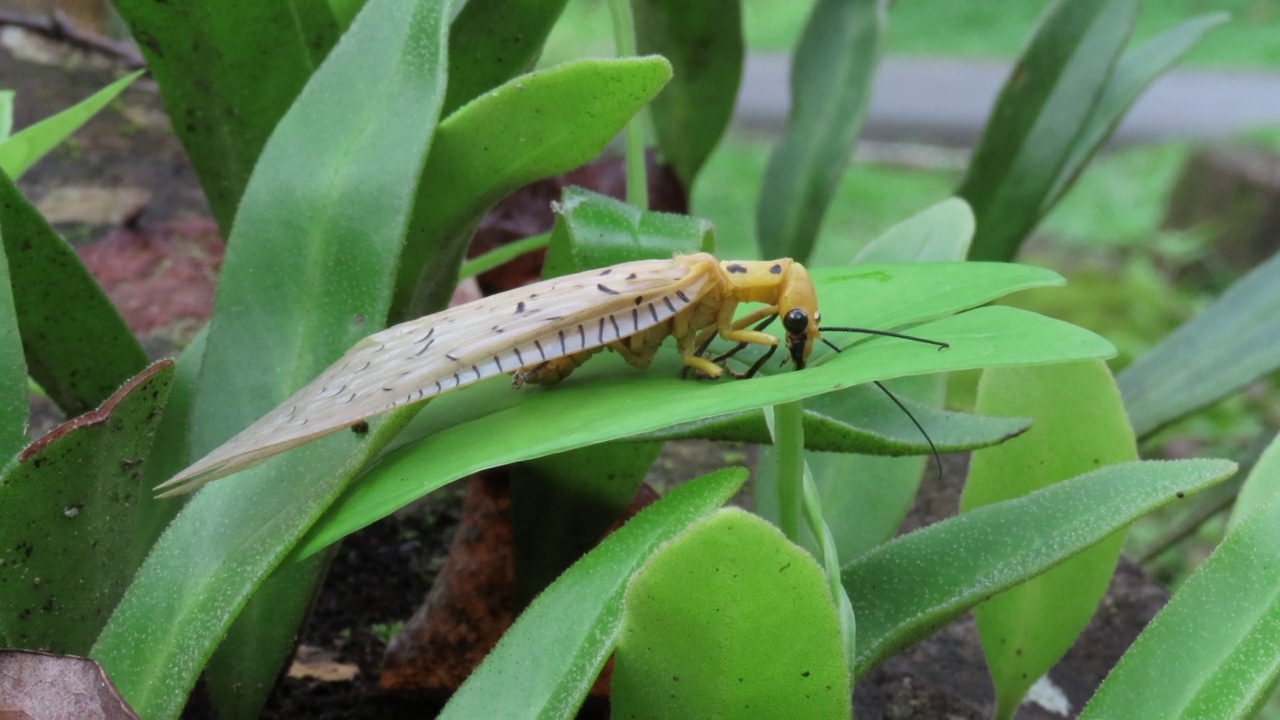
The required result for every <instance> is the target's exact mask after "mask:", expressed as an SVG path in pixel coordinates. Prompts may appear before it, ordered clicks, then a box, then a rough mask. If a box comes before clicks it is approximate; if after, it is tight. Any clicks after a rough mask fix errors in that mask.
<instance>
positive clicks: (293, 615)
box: [204, 545, 338, 718]
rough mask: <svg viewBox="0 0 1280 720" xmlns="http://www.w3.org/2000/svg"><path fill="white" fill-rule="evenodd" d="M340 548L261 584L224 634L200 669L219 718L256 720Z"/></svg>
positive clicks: (284, 567)
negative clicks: (316, 588) (214, 650)
mask: <svg viewBox="0 0 1280 720" xmlns="http://www.w3.org/2000/svg"><path fill="white" fill-rule="evenodd" d="M337 550H338V546H337V545H333V546H331V547H330V548H329V549H328V550H327V551H326V552H322V553H316V554H315V555H312V556H311V557H309V558H307V559H306V560H304V561H302V562H297V563H284V564H282V565H281V566H280V567H278V568H276V571H275V572H274V573H272V574H271V576H270V577H268V578H267V579H266V581H265V582H263V583H262V586H261V587H259V588H258V590H257V591H256V592H255V593H254V594H253V597H251V598H250V599H249V603H248V604H247V605H245V607H244V610H242V611H241V612H240V614H239V615H238V616H237V617H236V620H235V622H234V623H232V624H231V627H230V628H229V629H228V630H227V636H226V637H225V638H223V640H222V642H221V643H219V645H218V649H217V651H216V652H214V654H213V656H212V657H210V658H209V662H208V664H207V665H205V668H204V684H205V687H206V689H207V690H208V692H209V699H210V702H211V703H212V704H213V706H214V707H215V708H217V712H218V717H229V718H237V717H241V718H256V717H259V716H261V714H262V706H263V705H264V704H265V703H266V701H267V696H268V695H269V694H270V693H271V690H272V689H273V688H274V687H275V686H276V683H277V681H278V679H279V676H280V668H281V667H282V666H284V664H285V663H286V662H288V661H289V659H290V658H291V657H292V656H293V651H294V646H295V645H296V643H297V639H298V627H299V626H300V625H301V624H302V621H303V620H305V619H306V616H307V613H308V612H309V611H310V610H311V605H312V602H313V601H314V600H315V593H314V592H300V590H301V589H303V588H314V587H317V586H318V585H319V583H320V582H321V581H323V580H324V573H325V571H326V570H328V569H329V561H330V560H332V559H333V555H334V553H335V552H337Z"/></svg>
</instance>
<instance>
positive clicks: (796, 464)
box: [773, 402, 804, 544]
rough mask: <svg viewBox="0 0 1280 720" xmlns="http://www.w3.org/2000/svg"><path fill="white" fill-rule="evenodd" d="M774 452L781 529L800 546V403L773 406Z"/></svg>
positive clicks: (801, 409)
mask: <svg viewBox="0 0 1280 720" xmlns="http://www.w3.org/2000/svg"><path fill="white" fill-rule="evenodd" d="M773 417H774V422H776V423H777V426H776V427H775V428H774V439H773V443H774V448H775V449H776V451H777V455H778V488H777V489H778V527H779V528H780V529H781V530H782V533H783V534H784V535H786V536H787V538H788V539H789V540H791V542H793V543H796V544H800V543H801V541H802V538H801V537H800V523H801V520H802V507H803V502H804V425H803V421H804V406H803V405H801V404H800V403H799V402H790V403H783V404H782V405H775V406H773Z"/></svg>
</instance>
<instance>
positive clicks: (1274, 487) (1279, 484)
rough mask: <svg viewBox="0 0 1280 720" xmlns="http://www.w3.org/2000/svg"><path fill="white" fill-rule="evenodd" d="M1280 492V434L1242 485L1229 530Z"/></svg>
mask: <svg viewBox="0 0 1280 720" xmlns="http://www.w3.org/2000/svg"><path fill="white" fill-rule="evenodd" d="M1277 492H1280V435H1277V436H1276V437H1273V438H1272V439H1271V442H1270V443H1269V444H1268V445H1267V449H1266V450H1265V451H1263V453H1262V455H1261V456H1260V457H1259V458H1258V461H1257V462H1255V463H1254V464H1253V468H1251V469H1250V470H1249V477H1248V478H1247V479H1246V480H1245V481H1244V485H1242V486H1241V487H1240V492H1239V494H1238V495H1237V496H1236V502H1235V506H1234V507H1232V508H1231V520H1230V522H1228V523H1227V532H1228V533H1229V532H1231V531H1232V530H1234V529H1235V528H1237V527H1239V526H1240V523H1242V522H1244V519H1245V518H1247V517H1249V515H1251V514H1253V512H1254V511H1255V510H1257V509H1258V508H1260V507H1262V506H1263V505H1266V504H1267V503H1268V502H1270V501H1271V498H1273V497H1275V496H1276V494H1277Z"/></svg>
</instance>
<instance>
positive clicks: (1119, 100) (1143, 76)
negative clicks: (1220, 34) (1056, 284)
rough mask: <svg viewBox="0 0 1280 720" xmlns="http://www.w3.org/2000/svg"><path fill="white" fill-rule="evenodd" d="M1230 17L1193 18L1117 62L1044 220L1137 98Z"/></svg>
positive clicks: (1046, 205) (1044, 209)
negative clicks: (1206, 35) (1208, 33)
mask: <svg viewBox="0 0 1280 720" xmlns="http://www.w3.org/2000/svg"><path fill="white" fill-rule="evenodd" d="M1230 19H1231V16H1230V15H1228V14H1227V13H1211V14H1208V15H1201V16H1199V17H1194V18H1192V19H1190V20H1187V21H1186V22H1183V23H1182V24H1180V25H1178V26H1176V27H1174V28H1171V29H1169V30H1166V31H1165V32H1163V33H1161V34H1160V35H1157V36H1156V37H1154V38H1152V39H1150V40H1148V41H1146V42H1145V43H1143V44H1142V45H1141V46H1139V47H1137V48H1134V49H1132V50H1129V51H1127V52H1125V54H1124V55H1122V56H1120V59H1119V61H1117V62H1116V65H1115V67H1114V68H1113V69H1112V71H1111V76H1110V77H1108V78H1107V84H1106V86H1105V87H1103V88H1102V94H1101V95H1100V96H1099V97H1098V102H1097V104H1095V105H1094V107H1093V113H1092V114H1091V115H1090V116H1089V118H1088V119H1087V120H1086V121H1085V124H1084V127H1083V129H1082V131H1081V134H1080V136H1079V137H1078V138H1076V141H1075V142H1074V143H1073V144H1072V146H1071V154H1070V155H1069V156H1068V158H1067V161H1066V163H1065V164H1064V165H1063V167H1062V170H1061V172H1059V173H1058V178H1057V180H1056V181H1055V183H1054V187H1053V190H1051V191H1049V194H1048V195H1046V196H1045V201H1044V204H1043V205H1042V207H1041V208H1040V216H1041V217H1043V216H1045V215H1047V214H1048V213H1049V211H1050V210H1052V209H1053V206H1055V205H1057V204H1058V201H1059V200H1061V199H1062V196H1063V195H1064V194H1066V192H1067V190H1068V189H1070V187H1071V185H1072V184H1073V183H1074V182H1075V180H1076V178H1077V177H1078V176H1079V175H1080V173H1081V171H1083V170H1084V166H1085V164H1086V163H1088V162H1089V158H1091V157H1093V154H1094V153H1096V152H1097V151H1098V149H1099V148H1101V147H1102V145H1103V143H1105V142H1106V141H1107V138H1108V137H1110V136H1111V132H1112V131H1113V130H1115V128H1116V126H1117V125H1119V124H1120V121H1121V120H1122V119H1123V118H1124V115H1125V113H1127V112H1129V108H1130V107H1131V106H1132V105H1133V103H1134V101H1135V100H1137V99H1138V96H1139V95H1141V94H1142V93H1143V91H1145V90H1146V89H1147V87H1149V86H1150V85H1151V83H1153V82H1155V80H1156V78H1157V77H1159V76H1160V75H1161V74H1163V73H1164V72H1165V71H1166V70H1168V69H1169V67H1170V66H1172V65H1173V64H1174V63H1176V62H1178V61H1179V60H1181V59H1182V56H1183V55H1186V53H1187V52H1188V51H1189V50H1191V47H1192V46H1193V45H1195V44H1196V43H1198V42H1200V39H1201V38H1203V37H1204V36H1205V34H1206V33H1207V32H1209V31H1210V30H1212V29H1214V28H1215V27H1217V26H1219V25H1222V24H1224V23H1226V22H1227V21H1228V20H1230Z"/></svg>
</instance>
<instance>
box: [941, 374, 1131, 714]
mask: <svg viewBox="0 0 1280 720" xmlns="http://www.w3.org/2000/svg"><path fill="white" fill-rule="evenodd" d="M974 409H975V410H976V411H978V412H981V413H985V414H990V415H1006V416H1009V415H1016V416H1019V417H1030V418H1032V419H1033V420H1034V422H1035V424H1034V425H1032V427H1031V429H1030V430H1029V431H1027V432H1026V433H1024V434H1023V435H1021V436H1019V437H1018V438H1015V439H1014V440H1011V441H1009V442H1007V443H1004V444H1003V445H1000V446H999V447H994V448H987V449H985V450H980V451H978V452H976V453H974V454H973V461H972V462H971V464H970V465H969V477H968V479H967V480H966V481H965V486H964V494H963V495H962V496H961V498H960V509H961V512H970V511H972V510H974V509H976V508H979V507H983V506H986V505H991V504H993V503H998V502H1002V501H1004V500H1009V499H1012V498H1017V497H1022V496H1024V495H1027V494H1028V493H1031V492H1034V491H1036V490H1039V489H1041V488H1043V487H1047V486H1049V485H1052V484H1054V483H1057V482H1060V481H1063V480H1066V479H1068V478H1072V477H1075V476H1077V475H1081V474H1083V473H1086V472H1089V471H1090V470H1096V469H1097V468H1099V467H1102V466H1106V465H1113V464H1116V463H1121V462H1129V461H1133V460H1137V459H1138V448H1137V443H1136V442H1135V440H1134V438H1133V430H1132V429H1131V428H1130V427H1129V419H1128V418H1127V417H1126V416H1125V413H1124V404H1123V403H1122V402H1121V401H1120V393H1119V391H1118V390H1117V389H1116V386H1115V381H1114V380H1112V378H1111V371H1110V370H1108V369H1107V365H1106V363H1104V362H1102V361H1100V360H1094V361H1091V362H1078V363H1062V364H1060V365H1042V366H1039V367H1026V368H991V369H988V370H987V371H985V372H984V373H983V374H982V380H981V381H980V382H979V383H978V400H977V405H976V407H975V408H974ZM1124 531H1125V528H1120V529H1119V530H1117V531H1116V532H1115V533H1114V534H1113V535H1111V536H1110V537H1108V538H1107V539H1105V540H1103V541H1101V542H1099V543H1098V544H1097V545H1094V546H1093V547H1092V548H1090V549H1088V550H1086V551H1084V552H1082V553H1080V554H1078V555H1076V556H1075V557H1073V558H1071V559H1070V560H1067V561H1066V562H1064V563H1062V564H1060V565H1058V566H1056V567H1054V568H1053V569H1052V570H1049V571H1048V572H1046V573H1044V574H1043V575H1040V576H1038V577H1036V578H1035V579H1033V580H1029V581H1028V582H1026V583H1023V584H1022V585H1019V586H1017V587H1015V588H1013V589H1012V590H1007V591H1005V592H1003V593H1001V594H999V595H996V596H995V597H993V598H991V599H990V600H988V601H986V602H984V603H982V604H981V605H979V606H978V607H976V608H974V615H975V617H976V618H977V620H978V634H979V637H981V638H982V649H983V652H984V653H985V655H986V658H987V666H988V667H989V668H990V670H991V677H992V679H993V681H994V682H995V686H996V717H1013V713H1014V712H1015V711H1016V710H1017V708H1018V705H1019V704H1020V703H1021V702H1022V698H1023V696H1024V695H1025V694H1026V692H1027V690H1028V689H1029V688H1030V687H1031V685H1032V683H1034V682H1035V681H1036V680H1037V679H1039V678H1040V676H1042V675H1044V674H1045V673H1046V672H1048V670H1049V668H1050V667H1052V666H1053V664H1054V663H1056V662H1057V661H1058V659H1059V658H1061V657H1062V655H1063V653H1065V652H1066V651H1067V650H1068V649H1069V648H1070V647H1071V644H1072V643H1073V642H1075V639H1076V636H1077V635H1078V634H1079V633H1080V631H1081V630H1082V629H1083V628H1084V626H1085V623H1087V622H1088V621H1089V618H1090V617H1092V616H1093V611H1094V608H1096V607H1097V604H1098V600H1099V599H1101V598H1102V595H1103V593H1104V592H1106V590H1107V583H1108V582H1109V581H1110V580H1111V574H1112V571H1113V570H1114V569H1115V566H1116V559H1117V558H1118V557H1119V556H1120V547H1121V545H1122V543H1123V542H1124Z"/></svg>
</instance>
